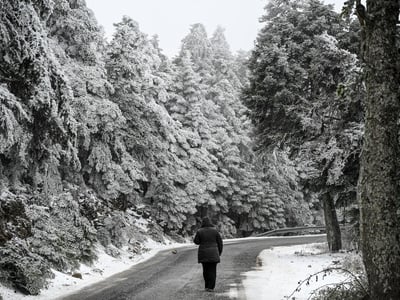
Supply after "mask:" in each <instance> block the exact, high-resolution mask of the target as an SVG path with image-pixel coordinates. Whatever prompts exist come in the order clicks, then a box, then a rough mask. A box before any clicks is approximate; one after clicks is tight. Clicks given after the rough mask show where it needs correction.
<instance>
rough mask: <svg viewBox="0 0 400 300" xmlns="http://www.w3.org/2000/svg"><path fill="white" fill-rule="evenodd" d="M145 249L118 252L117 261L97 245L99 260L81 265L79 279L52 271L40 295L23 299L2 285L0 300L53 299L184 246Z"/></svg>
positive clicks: (149, 245) (149, 243)
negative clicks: (47, 284) (159, 253)
mask: <svg viewBox="0 0 400 300" xmlns="http://www.w3.org/2000/svg"><path fill="white" fill-rule="evenodd" d="M144 246H145V247H146V248H147V249H150V251H148V252H145V253H143V254H140V255H135V256H132V253H128V252H127V251H123V250H122V251H121V250H120V253H121V255H120V257H118V258H114V257H112V256H110V255H108V254H106V253H105V252H104V248H102V247H101V246H99V247H98V249H97V255H98V260H97V261H96V262H95V264H94V265H93V266H86V265H81V267H80V269H79V270H76V272H75V273H80V274H82V279H79V278H74V277H72V276H71V274H64V273H61V272H58V271H55V270H53V272H54V274H55V278H54V279H52V280H51V282H50V284H49V288H48V289H46V290H42V292H41V294H40V295H39V296H25V295H22V294H20V293H15V292H14V290H12V289H9V288H6V287H4V286H1V285H0V295H1V296H2V297H3V300H54V299H56V298H58V297H61V296H66V295H68V294H71V293H73V292H76V291H77V290H79V289H81V288H83V287H85V286H88V285H91V284H94V283H96V282H99V281H101V280H104V279H106V278H107V277H110V276H112V275H114V274H116V273H119V272H122V271H124V270H126V269H129V268H130V267H132V266H134V265H136V264H138V263H141V262H143V261H145V260H147V259H149V258H151V257H153V256H154V255H156V254H157V253H158V252H159V251H161V250H166V249H174V248H179V247H182V246H186V244H177V243H170V244H167V245H165V244H160V243H157V242H154V241H153V240H148V241H147V243H145V244H144Z"/></svg>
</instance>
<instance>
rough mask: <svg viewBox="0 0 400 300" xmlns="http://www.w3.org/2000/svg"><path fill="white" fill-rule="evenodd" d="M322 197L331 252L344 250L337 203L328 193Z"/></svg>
mask: <svg viewBox="0 0 400 300" xmlns="http://www.w3.org/2000/svg"><path fill="white" fill-rule="evenodd" d="M322 197H323V198H322V199H323V200H322V202H323V206H324V217H325V227H326V238H327V240H328V246H329V251H331V252H338V251H339V250H340V249H342V237H341V233H340V227H339V222H338V219H337V214H336V208H335V201H334V199H333V198H332V196H331V194H330V193H329V192H326V193H325V194H324V195H323V196H322Z"/></svg>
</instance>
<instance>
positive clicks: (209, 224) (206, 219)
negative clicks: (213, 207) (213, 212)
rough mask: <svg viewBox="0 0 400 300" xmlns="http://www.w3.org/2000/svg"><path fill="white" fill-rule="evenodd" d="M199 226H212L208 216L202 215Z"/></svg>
mask: <svg viewBox="0 0 400 300" xmlns="http://www.w3.org/2000/svg"><path fill="white" fill-rule="evenodd" d="M201 227H213V224H211V221H210V218H208V217H204V218H203V220H202V221H201Z"/></svg>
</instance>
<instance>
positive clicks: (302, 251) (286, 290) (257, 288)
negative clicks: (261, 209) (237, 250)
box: [242, 243, 348, 300]
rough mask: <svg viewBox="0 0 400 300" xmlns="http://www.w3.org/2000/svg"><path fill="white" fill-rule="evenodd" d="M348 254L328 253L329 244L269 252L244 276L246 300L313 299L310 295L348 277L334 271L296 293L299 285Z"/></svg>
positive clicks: (262, 255) (312, 280)
mask: <svg viewBox="0 0 400 300" xmlns="http://www.w3.org/2000/svg"><path fill="white" fill-rule="evenodd" d="M345 255H346V254H343V253H335V254H330V253H327V246H326V244H325V243H321V244H309V245H296V246H289V247H274V248H272V249H266V250H264V251H262V252H261V253H260V255H259V257H258V261H257V264H258V267H257V268H256V269H254V270H252V271H249V272H246V273H244V274H242V275H244V277H245V279H244V280H243V286H244V289H245V295H246V299H247V300H262V299H268V300H281V299H285V300H286V299H296V300H302V299H309V296H310V293H312V292H313V291H315V290H317V289H318V288H320V287H322V286H326V285H329V284H332V283H340V282H343V281H345V280H347V278H348V277H347V276H346V275H345V274H342V273H339V272H332V273H330V274H329V275H326V276H324V274H319V275H318V276H313V277H312V278H311V279H310V280H309V281H308V282H309V284H307V281H306V282H305V283H304V284H302V285H301V287H300V288H299V290H298V291H296V289H297V288H298V286H299V282H301V281H303V280H305V279H307V278H308V277H309V276H310V275H312V274H315V273H317V272H319V271H322V270H323V269H325V268H328V267H332V266H335V264H336V263H337V262H338V261H340V260H341V259H343V258H344V257H345ZM293 292H294V293H293ZM292 293H293V294H292ZM291 294H292V295H291ZM290 295H291V296H290ZM288 296H290V298H288Z"/></svg>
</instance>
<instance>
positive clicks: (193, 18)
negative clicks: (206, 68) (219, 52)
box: [86, 0, 344, 57]
mask: <svg viewBox="0 0 400 300" xmlns="http://www.w3.org/2000/svg"><path fill="white" fill-rule="evenodd" d="M343 2H344V0H325V3H332V4H335V7H336V10H338V11H339V10H340V8H341V5H343ZM86 3H87V5H88V7H90V8H91V9H92V10H93V11H94V13H95V15H96V18H97V20H98V22H99V23H100V24H101V25H102V26H103V27H104V29H105V32H106V35H107V36H108V37H109V36H111V35H112V32H113V30H114V28H113V23H117V22H119V21H120V20H121V19H122V16H123V15H127V16H130V17H131V18H132V19H134V20H136V21H137V22H139V26H140V29H141V31H143V32H144V33H146V34H148V35H149V36H152V35H154V34H157V35H158V36H159V40H160V47H161V48H162V49H163V50H164V53H165V54H167V55H168V56H170V57H171V56H173V55H175V54H177V52H178V49H179V47H180V43H181V40H182V39H183V38H184V37H185V36H186V35H187V34H188V32H189V28H190V25H191V24H194V23H202V24H204V25H205V26H206V29H207V31H208V34H209V35H211V34H212V32H213V31H214V30H215V28H216V27H217V26H218V25H221V26H222V27H224V28H225V30H226V31H225V35H226V38H227V40H228V42H229V44H230V46H231V50H232V51H237V50H239V49H243V50H250V49H252V47H253V45H254V40H255V38H256V36H257V33H258V30H259V29H260V28H261V25H260V23H259V21H258V20H259V18H260V17H261V16H262V15H263V13H264V6H265V4H266V3H267V0H86Z"/></svg>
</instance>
